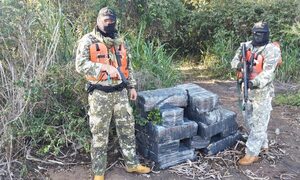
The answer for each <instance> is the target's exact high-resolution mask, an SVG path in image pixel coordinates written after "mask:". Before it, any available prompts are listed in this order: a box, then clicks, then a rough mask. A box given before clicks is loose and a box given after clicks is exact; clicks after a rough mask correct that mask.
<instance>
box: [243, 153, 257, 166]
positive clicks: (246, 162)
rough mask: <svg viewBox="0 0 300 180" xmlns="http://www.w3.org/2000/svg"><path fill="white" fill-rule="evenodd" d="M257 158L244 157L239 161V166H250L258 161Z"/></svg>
mask: <svg viewBox="0 0 300 180" xmlns="http://www.w3.org/2000/svg"><path fill="white" fill-rule="evenodd" d="M258 159H259V158H258V157H257V156H249V155H247V154H246V155H245V156H244V157H243V158H242V159H240V160H239V164H240V165H243V166H246V165H250V164H252V163H254V162H256V161H258Z"/></svg>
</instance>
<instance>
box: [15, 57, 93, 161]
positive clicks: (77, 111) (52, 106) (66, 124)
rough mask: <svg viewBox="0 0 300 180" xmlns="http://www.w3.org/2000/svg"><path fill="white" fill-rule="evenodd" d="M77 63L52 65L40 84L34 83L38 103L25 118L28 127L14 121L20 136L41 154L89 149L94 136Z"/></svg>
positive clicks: (33, 96) (33, 95) (31, 98)
mask: <svg viewBox="0 0 300 180" xmlns="http://www.w3.org/2000/svg"><path fill="white" fill-rule="evenodd" d="M73 68H74V64H73V63H70V64H68V65H65V66H64V67H63V68H62V67H61V66H53V67H52V68H51V69H49V71H48V72H46V73H45V74H44V79H43V80H42V83H41V84H34V86H32V90H31V94H29V96H30V98H29V99H30V101H31V102H32V103H35V106H33V107H32V109H30V113H29V114H26V115H25V117H24V118H23V121H22V123H23V125H25V127H26V128H25V129H19V128H18V127H20V126H19V124H18V123H16V124H15V128H16V130H15V132H18V134H16V136H17V137H19V138H22V137H26V139H28V141H29V142H28V143H29V144H28V145H30V147H32V148H34V149H36V150H37V151H38V153H40V154H46V153H53V154H55V155H57V154H59V153H60V152H61V151H62V149H63V148H64V147H72V148H73V149H74V150H75V151H76V150H77V149H75V148H78V147H83V148H84V150H85V151H89V147H90V143H89V140H90V138H91V135H90V131H89V126H88V123H87V118H86V114H87V110H86V106H85V104H86V100H85V99H86V98H87V97H86V92H84V90H83V87H84V84H83V82H84V81H83V80H82V79H81V78H80V76H79V75H77V74H75V75H74V73H73V72H72V71H73Z"/></svg>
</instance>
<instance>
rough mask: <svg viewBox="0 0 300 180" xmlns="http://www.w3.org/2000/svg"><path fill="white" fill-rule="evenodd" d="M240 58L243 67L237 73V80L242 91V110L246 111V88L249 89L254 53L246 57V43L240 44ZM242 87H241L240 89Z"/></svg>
mask: <svg viewBox="0 0 300 180" xmlns="http://www.w3.org/2000/svg"><path fill="white" fill-rule="evenodd" d="M241 50H242V59H241V63H243V68H242V69H240V70H239V72H238V73H237V82H238V86H239V87H240V90H241V91H242V93H243V104H242V108H243V110H244V111H247V103H248V98H249V97H248V89H249V80H250V74H251V72H252V70H253V65H254V53H251V55H250V54H249V55H250V58H247V49H246V44H245V43H243V44H242V49H241ZM241 87H242V89H241Z"/></svg>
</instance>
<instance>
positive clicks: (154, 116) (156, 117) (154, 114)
mask: <svg viewBox="0 0 300 180" xmlns="http://www.w3.org/2000/svg"><path fill="white" fill-rule="evenodd" d="M147 120H148V121H150V122H152V123H153V124H155V125H160V124H161V123H162V118H161V115H160V111H159V109H156V108H155V109H152V110H151V111H150V112H149V113H148V116H147Z"/></svg>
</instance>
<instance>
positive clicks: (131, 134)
mask: <svg viewBox="0 0 300 180" xmlns="http://www.w3.org/2000/svg"><path fill="white" fill-rule="evenodd" d="M96 43H100V45H102V44H103V46H101V47H100V48H102V47H105V48H104V49H105V52H107V54H104V55H98V56H103V57H104V58H106V59H105V60H107V63H105V61H99V62H96V61H92V60H91V53H92V52H91V46H92V45H93V44H96ZM121 46H122V47H123V46H124V50H123V52H120V53H123V54H121V55H120V57H121V58H122V60H126V61H127V62H126V63H127V66H126V68H123V69H124V71H125V73H126V71H127V74H128V75H127V78H126V81H127V82H126V87H125V86H120V85H124V84H125V83H124V84H123V81H122V80H121V73H124V72H122V70H121V72H120V71H118V69H117V66H118V65H115V64H116V63H113V62H114V61H116V59H117V55H118V54H117V53H116V52H113V48H115V49H114V51H116V49H117V48H118V47H121ZM102 49H103V48H102ZM125 56H126V57H125ZM124 57H125V59H124ZM130 57H131V56H130V54H129V52H128V48H126V46H125V43H124V42H123V39H122V38H120V37H119V35H118V34H117V31H116V15H115V13H114V12H113V11H112V10H111V9H109V8H107V7H105V8H102V9H101V10H100V11H99V14H98V17H97V26H96V27H95V28H94V30H93V31H92V32H90V33H88V34H86V35H84V36H83V37H82V38H81V39H80V40H79V41H78V47H77V52H76V70H77V72H79V73H81V74H83V75H85V76H86V79H87V80H88V81H89V83H90V86H91V85H92V87H94V86H95V87H96V88H94V90H93V91H91V92H90V93H89V96H88V101H89V105H90V109H89V112H88V113H89V124H90V129H91V132H92V136H93V138H92V148H91V158H92V169H93V172H94V174H95V177H94V180H101V179H104V173H105V169H106V163H107V144H108V135H109V126H110V122H111V120H115V124H116V130H117V135H118V137H119V143H120V147H121V149H122V154H123V156H124V159H125V163H126V171H127V172H137V173H149V172H150V169H149V168H148V167H145V166H142V165H140V164H139V160H138V159H137V156H136V149H135V128H134V118H133V115H132V108H131V107H130V105H129V100H128V91H129V94H130V99H131V100H136V98H137V92H136V90H135V88H134V87H135V85H136V82H135V80H134V78H133V76H132V66H131V63H130V61H129V58H130ZM100 58H101V57H100ZM101 62H102V63H101ZM122 62H124V61H122ZM121 69H122V68H121ZM102 74H104V75H105V77H106V79H105V78H103V77H104V76H102ZM100 76H101V77H102V79H101V78H100ZM117 86H118V88H115V87H117ZM107 89H108V90H109V91H106V90H107Z"/></svg>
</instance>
